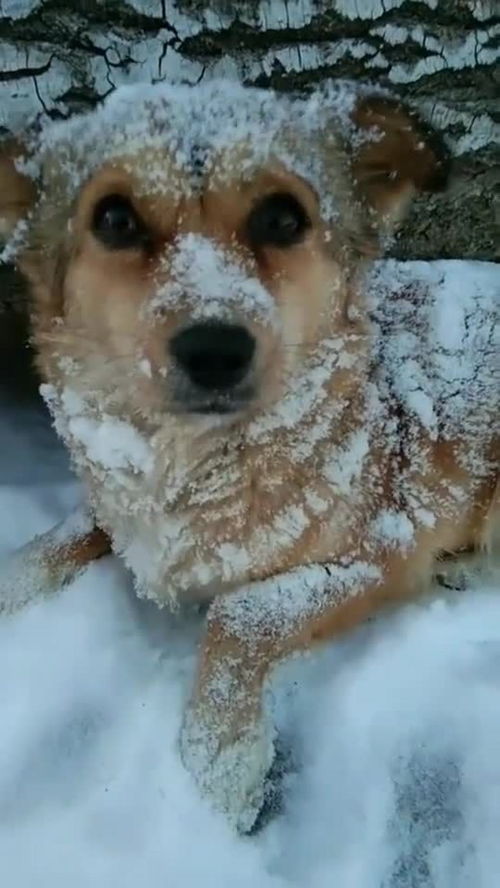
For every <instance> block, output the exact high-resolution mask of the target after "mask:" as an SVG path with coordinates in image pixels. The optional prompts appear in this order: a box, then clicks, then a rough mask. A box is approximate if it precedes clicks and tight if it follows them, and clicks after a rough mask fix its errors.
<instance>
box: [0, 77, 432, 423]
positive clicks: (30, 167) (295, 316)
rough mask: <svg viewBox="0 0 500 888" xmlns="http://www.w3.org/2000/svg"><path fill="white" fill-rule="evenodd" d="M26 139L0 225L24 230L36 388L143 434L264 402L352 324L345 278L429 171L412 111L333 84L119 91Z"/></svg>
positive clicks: (6, 157) (6, 172)
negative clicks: (124, 421)
mask: <svg viewBox="0 0 500 888" xmlns="http://www.w3.org/2000/svg"><path fill="white" fill-rule="evenodd" d="M26 141H27V144H26V146H25V148H24V149H21V148H19V146H18V147H17V149H16V150H17V152H18V154H19V153H20V154H21V155H22V157H21V159H18V160H17V161H15V153H16V152H15V150H14V151H13V150H12V146H10V145H8V146H7V148H6V150H5V151H4V154H3V157H2V163H1V168H0V175H1V176H2V179H3V180H4V185H7V187H6V189H5V188H4V194H5V195H6V196H5V198H4V206H3V207H0V214H1V215H2V218H3V228H4V229H5V230H9V229H12V226H13V224H14V223H15V222H16V221H19V220H23V226H22V228H21V229H20V228H19V226H18V227H17V229H16V230H15V232H14V239H13V243H15V241H16V234H17V235H18V245H17V252H18V261H19V264H20V266H21V268H22V269H23V270H24V271H25V272H26V274H27V275H28V277H29V278H30V279H31V282H32V286H33V295H34V316H35V335H36V338H37V344H38V350H39V355H40V357H39V361H40V365H41V369H42V372H43V374H44V376H45V377H46V378H48V379H49V381H51V382H55V383H56V384H57V385H60V384H61V383H62V382H65V383H67V382H68V380H71V385H72V386H73V387H76V389H77V390H78V391H79V393H80V395H81V394H82V393H85V395H86V397H87V398H90V399H91V400H94V401H96V402H97V403H98V405H99V407H100V408H101V409H105V410H107V411H109V412H111V413H112V414H114V415H116V414H118V415H119V416H121V417H124V416H125V417H127V416H140V417H142V419H143V420H144V421H149V422H152V423H155V422H157V421H158V420H160V421H161V420H162V418H163V416H164V415H165V414H166V413H174V414H176V415H177V416H178V415H179V414H186V415H189V417H190V420H191V421H192V419H193V417H194V416H196V415H200V414H205V415H206V414H211V415H213V416H220V414H224V415H225V416H226V417H227V416H228V415H230V416H234V415H237V416H240V417H241V415H242V411H243V412H245V411H247V412H248V413H250V412H253V413H255V410H256V409H257V410H258V409H259V408H261V407H262V406H263V405H266V404H269V403H270V402H272V401H276V400H277V399H279V398H280V397H281V396H282V395H283V393H284V390H285V389H286V386H287V380H289V379H290V378H291V375H293V372H294V371H295V370H296V369H297V367H298V366H300V365H302V364H304V361H305V357H306V356H307V353H308V351H309V350H310V349H311V348H312V347H315V346H316V345H317V343H318V342H319V341H321V339H324V338H325V337H326V336H330V335H331V334H332V332H333V333H334V334H338V333H340V332H342V330H343V329H344V328H345V326H346V325H347V326H348V325H352V324H353V323H355V322H354V321H353V316H356V317H357V318H358V320H359V318H360V315H359V313H356V312H354V313H353V312H349V311H348V310H347V309H348V307H349V302H350V301H354V300H355V298H356V297H355V293H354V287H353V286H350V283H349V282H350V281H351V279H352V273H353V270H355V268H356V266H358V265H360V264H361V261H362V259H363V258H364V257H366V256H370V255H373V254H374V253H375V252H376V251H377V245H378V242H379V239H380V236H381V234H382V233H383V232H386V231H387V227H388V224H389V220H392V221H394V218H395V217H397V216H399V215H400V214H401V210H402V208H403V206H404V205H405V204H406V203H407V202H408V198H409V196H410V195H411V194H412V193H413V192H414V191H415V190H418V189H421V188H426V187H434V186H435V185H437V184H438V180H439V170H440V168H441V160H440V159H439V157H438V155H437V153H436V151H435V146H434V144H433V143H432V141H428V140H426V139H425V138H424V136H423V131H422V127H421V124H420V123H419V122H417V121H416V120H415V118H414V116H413V115H412V114H411V113H409V112H407V111H405V110H404V109H402V108H401V107H400V106H399V105H398V104H397V103H396V102H394V101H392V100H390V99H389V98H387V97H385V96H383V95H380V94H377V95H373V94H372V93H371V92H370V91H369V90H366V89H360V88H359V87H358V88H354V87H353V86H352V85H349V84H346V83H339V84H336V85H334V86H329V87H323V88H322V89H321V91H319V92H317V93H315V94H313V95H312V96H309V97H308V98H304V99H299V98H291V97H287V96H282V95H278V94H276V93H274V92H271V91H265V90H259V89H249V88H244V87H242V86H240V85H238V84H235V83H228V82H224V81H222V82H218V81H216V82H212V83H209V84H207V85H204V84H202V85H199V86H196V87H188V86H169V85H164V84H158V85H155V86H150V85H147V86H135V87H127V88H122V89H119V90H117V91H116V92H115V93H114V94H112V95H111V96H110V97H109V98H108V99H107V100H106V101H105V102H104V103H103V104H102V105H101V106H100V107H98V108H97V109H96V110H95V111H93V112H91V113H89V114H86V115H82V116H78V117H75V118H72V119H70V120H68V121H65V122H60V123H56V124H54V123H51V124H49V125H47V126H45V127H43V128H42V129H41V131H39V132H38V133H37V134H36V136H34V137H33V138H31V140H30V139H28V140H26ZM13 156H14V162H13ZM416 159H417V160H418V164H417V163H415V160H416ZM13 249H14V248H13Z"/></svg>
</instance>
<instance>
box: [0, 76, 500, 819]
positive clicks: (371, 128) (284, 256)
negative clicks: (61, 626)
mask: <svg viewBox="0 0 500 888" xmlns="http://www.w3.org/2000/svg"><path fill="white" fill-rule="evenodd" d="M448 168H449V158H448V155H447V152H446V150H445V148H444V147H443V145H441V143H440V141H439V139H438V137H437V136H436V134H434V133H433V132H432V131H431V130H430V128H429V127H428V126H427V125H425V124H424V123H423V122H422V121H421V120H420V119H419V118H418V116H417V115H416V114H415V113H414V112H413V111H411V110H409V109H408V108H406V107H404V106H403V105H402V104H401V103H400V102H399V101H398V100H396V99H393V98H391V97H390V96H388V95H387V94H386V93H385V92H383V91H380V90H376V89H372V88H369V87H362V86H354V85H352V84H348V83H342V82H340V83H336V84H335V83H334V84H327V85H325V86H322V87H321V88H320V89H318V90H317V91H316V92H314V93H313V94H311V95H309V96H306V97H300V96H287V95H280V94H277V93H274V92H272V91H267V90H260V89H255V88H246V87H243V86H240V85H238V84H235V83H228V82H225V81H215V82H211V83H207V84H205V83H201V84H200V85H198V86H193V87H190V86H171V85H166V84H157V85H153V86H146V85H139V86H134V87H123V88H120V89H118V90H117V91H116V92H115V93H113V94H112V95H111V96H110V97H108V98H107V99H106V100H105V101H104V103H103V104H102V105H100V106H99V107H98V108H96V109H95V110H93V111H91V112H89V113H88V114H84V115H81V116H77V117H74V118H70V119H68V120H66V121H62V122H58V123H51V124H48V125H46V126H42V127H39V128H38V130H37V131H36V132H28V133H25V134H24V135H23V134H20V135H18V137H17V140H16V141H15V142H14V141H10V142H6V143H4V146H3V149H2V153H1V160H0V219H1V229H2V232H3V236H4V239H5V240H6V242H7V251H8V255H9V256H12V257H14V260H15V262H16V263H17V266H18V268H19V269H20V270H21V272H22V273H23V275H24V276H25V277H26V279H27V281H28V282H29V287H30V293H31V307H32V330H33V341H34V345H35V349H36V354H37V365H38V369H39V371H40V374H41V376H42V379H43V385H42V394H43V396H44V398H45V400H46V402H47V404H48V405H49V408H50V410H51V412H52V415H53V418H54V423H55V427H56V429H57V431H58V433H59V434H60V435H61V436H62V438H63V439H64V441H65V442H66V443H67V445H68V447H69V451H70V453H71V455H72V458H73V462H74V466H75V468H76V470H77V472H78V474H79V475H80V477H81V478H82V479H83V481H84V483H85V487H86V490H87V491H88V497H89V503H90V509H91V514H92V516H93V521H94V522H95V526H94V525H93V523H92V522H91V523H90V524H87V525H77V526H73V527H72V528H70V531H68V533H67V534H66V535H65V534H64V533H61V531H58V532H57V533H56V534H55V535H50V534H49V535H48V537H46V538H42V539H41V540H38V541H36V542H35V543H34V544H32V547H31V549H30V550H29V553H30V554H29V561H30V564H31V565H32V566H33V565H35V568H36V569H35V570H34V571H32V573H33V572H34V573H35V574H36V573H37V571H38V580H37V582H39V583H40V584H41V586H46V587H47V588H48V586H50V584H51V583H52V585H53V584H54V583H57V582H59V581H63V580H64V579H65V578H67V577H68V576H70V575H71V574H72V571H74V569H76V568H77V567H79V566H81V565H82V564H84V563H86V562H87V561H89V560H91V559H93V558H95V557H98V556H100V555H102V554H105V553H106V552H107V551H108V549H109V547H110V546H111V547H112V549H113V551H114V552H116V553H118V554H119V555H120V556H121V557H122V558H123V560H124V561H125V563H126V564H127V565H128V567H129V568H130V569H131V571H132V573H133V575H134V578H135V584H136V588H137V591H138V594H139V595H144V596H148V597H150V598H153V599H154V600H155V601H156V602H158V604H160V605H168V606H171V607H172V606H176V605H177V604H178V603H179V602H187V601H195V600H196V601H198V600H202V601H205V602H207V603H208V610H207V616H206V629H205V635H204V639H203V642H202V644H201V649H200V653H199V663H198V671H197V677H196V680H195V684H194V689H193V693H192V697H191V699H190V701H189V703H188V705H187V708H186V713H185V719H184V723H183V727H182V731H181V739H180V747H181V754H182V759H183V761H184V763H185V765H186V766H187V768H188V769H189V771H190V772H191V774H192V775H193V776H194V778H195V780H196V781H197V783H198V785H199V787H200V789H201V791H202V792H203V793H204V794H205V795H207V796H208V797H209V798H210V799H211V800H212V803H213V805H214V806H215V807H216V808H217V809H218V810H219V811H222V812H224V813H225V814H226V815H227V817H228V818H229V820H230V822H231V823H232V824H233V825H234V826H235V827H236V828H237V829H238V830H240V831H241V832H247V831H249V830H251V829H252V827H253V825H254V823H255V821H256V818H257V817H258V815H259V812H260V810H261V807H262V804H263V799H264V794H265V785H266V776H267V774H268V773H269V769H270V767H271V765H272V762H273V755H274V752H273V749H274V730H273V726H272V724H271V723H270V719H269V716H268V714H267V713H266V711H265V708H264V704H263V688H264V686H265V683H266V681H267V680H268V677H269V676H270V674H271V672H272V669H273V668H274V667H275V666H276V664H278V663H279V662H281V661H282V660H283V659H284V658H285V657H288V656H290V655H292V654H294V653H296V652H299V651H302V650H305V649H309V648H310V647H311V646H312V645H314V644H316V643H319V642H321V641H325V640H327V639H330V638H332V637H334V636H335V635H337V634H338V633H340V632H342V631H345V630H347V629H349V628H351V627H353V626H355V625H357V624H358V623H360V621H362V620H364V619H365V618H367V617H369V616H370V615H371V614H374V613H375V612H376V611H377V610H378V609H379V608H380V607H381V606H382V605H383V604H385V603H391V602H396V601H398V600H402V599H405V598H407V597H409V596H412V595H415V594H416V593H417V592H418V591H419V590H421V589H425V587H426V586H427V585H428V583H429V578H430V577H431V576H432V574H433V572H434V570H435V563H436V559H438V558H439V557H440V555H441V554H442V553H451V552H455V551H457V550H464V549H478V548H487V547H488V545H489V544H490V539H491V536H492V534H493V532H494V528H495V526H496V523H495V522H496V519H497V517H498V430H499V427H498V406H499V398H498V395H499V386H498V376H497V375H496V372H495V355H496V354H497V353H496V352H495V345H494V338H493V336H494V326H495V298H494V295H495V294H492V293H491V292H490V293H486V295H484V293H483V292H482V290H481V288H480V287H478V288H477V290H474V291H471V292H465V293H464V292H463V290H462V288H461V287H457V286H455V290H454V292H453V293H452V296H451V299H450V294H449V293H448V294H446V293H445V290H446V287H443V286H441V291H439V286H438V285H439V280H438V281H437V283H436V286H437V288H438V290H437V292H438V298H436V295H435V294H436V290H435V289H434V290H433V288H432V287H430V286H429V285H428V284H427V283H426V282H425V280H421V281H412V277H411V274H410V275H409V274H408V273H407V272H401V271H398V265H397V264H396V263H391V262H390V261H388V262H387V263H386V264H385V265H384V264H381V263H380V262H378V261H377V260H378V257H380V256H381V255H382V253H383V251H384V249H385V248H386V246H387V244H388V243H390V239H391V236H392V235H393V232H395V230H396V229H397V227H398V225H399V224H400V222H401V220H402V219H403V218H404V216H405V214H406V212H407V210H408V208H409V206H410V205H411V202H412V200H413V198H414V197H415V196H416V195H418V194H420V193H426V192H427V193H432V192H435V191H439V190H441V189H442V188H444V187H445V185H446V180H447V175H448ZM438 277H439V275H438ZM441 284H442V281H441ZM440 300H441V302H440ZM443 311H444V313H445V317H443ZM40 577H41V579H40ZM14 598H15V595H14Z"/></svg>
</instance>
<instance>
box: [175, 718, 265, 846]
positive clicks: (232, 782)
mask: <svg viewBox="0 0 500 888" xmlns="http://www.w3.org/2000/svg"><path fill="white" fill-rule="evenodd" d="M273 734H274V731H273V729H272V727H271V725H270V724H269V723H267V722H266V720H265V719H261V720H259V721H258V722H253V723H252V724H250V725H245V726H244V728H242V729H241V731H240V732H239V734H238V737H237V738H236V739H233V740H231V741H229V742H225V741H224V739H223V737H222V736H221V732H220V731H218V730H217V727H216V726H215V725H214V724H210V723H209V722H206V721H204V720H203V719H202V718H200V717H199V716H198V715H197V714H196V713H194V712H193V711H188V713H187V715H186V718H185V721H184V726H183V728H182V732H181V738H180V743H181V756H182V761H183V763H184V765H185V767H186V768H187V770H188V771H189V772H190V773H191V774H192V776H193V777H194V779H195V781H196V783H197V784H198V787H199V789H200V791H201V793H202V794H203V795H204V796H206V797H207V798H208V799H209V800H210V802H211V803H212V805H213V807H214V808H215V809H216V810H218V811H220V812H221V813H223V814H225V816H226V817H227V818H228V820H229V822H230V824H231V825H232V826H233V827H234V828H235V829H237V830H238V832H240V833H248V832H250V831H251V829H252V827H253V826H254V824H255V821H256V820H257V818H258V816H259V814H260V812H261V810H262V807H263V805H264V802H265V798H266V778H267V775H268V774H269V771H270V769H271V765H272V763H273V758H274V743H273Z"/></svg>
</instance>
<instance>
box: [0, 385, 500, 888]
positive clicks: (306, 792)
mask: <svg viewBox="0 0 500 888" xmlns="http://www.w3.org/2000/svg"><path fill="white" fill-rule="evenodd" d="M0 414H1V418H0V453H1V455H2V456H1V462H0V555H1V556H3V555H4V554H7V553H8V552H9V551H11V550H12V549H13V548H14V547H15V546H16V545H19V544H20V543H21V542H23V541H25V540H27V539H29V538H30V537H31V536H32V535H33V534H35V533H37V532H39V531H42V530H44V529H46V528H48V527H49V526H50V525H52V524H53V523H54V522H55V521H56V520H57V519H59V518H60V517H61V516H62V515H64V514H65V513H66V512H67V511H68V509H69V508H70V507H71V506H72V505H73V503H74V502H75V501H76V500H77V499H78V496H79V491H78V488H77V486H76V485H75V483H74V482H73V481H72V479H71V477H70V475H69V473H68V470H67V466H66V461H65V458H64V454H63V453H62V451H61V449H60V447H59V445H58V444H57V443H56V441H55V439H54V438H53V436H52V433H51V431H50V430H49V429H48V427H47V425H46V421H45V420H44V418H43V415H42V414H41V413H37V412H35V411H34V410H33V408H32V407H28V406H19V405H18V404H17V405H16V406H15V407H14V406H13V405H12V403H8V402H7V401H6V400H5V398H4V399H3V401H2V404H1V407H0ZM495 585H496V587H497V590H498V580H497V581H496V582H495V580H494V577H493V576H492V575H490V577H488V576H486V577H485V578H483V579H482V581H481V584H480V588H477V589H475V590H474V591H473V592H472V593H471V594H469V595H468V596H463V595H460V594H456V595H454V597H453V600H448V601H445V600H444V598H443V597H442V596H441V598H440V599H439V600H434V601H433V602H431V603H427V604H420V605H414V606H412V607H409V608H407V609H405V610H404V611H402V612H401V611H400V612H399V613H398V614H396V615H393V616H386V617H384V618H382V619H380V620H379V621H378V622H377V623H375V624H371V625H370V626H367V627H365V628H364V629H362V630H361V631H359V632H358V633H357V634H356V635H355V636H354V637H351V638H349V639H348V640H346V641H343V642H342V643H340V644H337V645H334V646H332V648H331V649H330V650H327V651H324V652H323V653H322V654H319V655H317V656H315V657H311V658H310V659H309V660H308V661H302V662H301V663H295V664H293V667H292V666H290V667H288V669H287V670H286V671H285V672H284V674H283V676H282V677H281V679H280V680H279V682H277V683H276V687H275V690H274V694H273V700H274V706H275V710H276V718H277V721H278V723H279V724H280V725H281V727H282V733H283V735H284V736H285V738H286V740H287V742H289V743H290V744H291V745H292V746H293V749H294V753H295V760H296V770H295V772H294V773H292V774H290V775H289V777H288V778H287V780H286V783H285V794H284V810H283V812H282V813H281V815H280V816H279V817H277V818H275V819H274V821H272V822H271V823H270V824H269V825H268V826H267V827H266V828H265V829H264V830H263V831H262V832H261V833H260V834H259V835H257V836H256V837H254V838H248V839H240V838H236V837H235V836H233V835H231V833H230V832H229V830H228V829H227V827H226V825H225V823H224V822H223V821H222V820H220V819H219V818H218V817H216V816H214V815H213V814H212V813H211V811H210V810H209V809H208V808H207V806H206V805H205V804H203V803H202V802H200V800H199V799H198V797H197V794H196V791H195V789H194V787H193V786H192V785H191V782H190V780H189V778H188V776H187V775H186V774H185V772H184V771H183V769H182V767H181V765H180V763H179V759H178V754H177V749H176V735H177V731H178V728H179V723H180V718H181V707H182V701H183V699H184V697H185V694H186V689H187V687H188V683H189V680H190V676H191V674H192V669H193V663H194V652H195V644H196V636H197V631H198V627H197V626H196V625H194V624H193V618H192V617H191V619H190V620H187V619H186V618H184V620H183V619H181V618H177V619H175V620H174V619H172V618H168V617H167V616H166V615H164V614H160V613H159V612H158V611H157V610H156V609H155V607H154V606H152V605H148V604H144V603H142V602H141V603H140V602H137V601H136V600H135V599H134V597H133V595H132V594H131V590H130V583H129V580H128V577H127V576H126V574H125V573H124V571H123V570H122V569H121V567H120V565H119V564H117V563H116V562H115V561H114V560H112V559H107V560H106V561H104V562H101V563H100V564H99V565H94V566H93V567H92V568H91V569H90V570H89V571H88V572H87V573H86V575H84V576H82V577H81V578H80V579H79V580H78V581H77V582H75V583H74V584H73V585H72V586H71V587H69V588H67V589H66V590H65V591H64V593H63V594H61V596H60V597H58V598H56V599H53V600H50V601H46V602H41V603H39V604H37V605H36V606H33V607H32V608H31V609H29V610H27V611H25V612H23V613H21V614H19V615H17V616H15V617H9V618H5V617H4V618H3V619H2V621H1V622H0V676H1V679H0V699H1V717H0V884H1V885H5V886H12V888H45V886H47V888H48V886H51V888H58V886H62V885H64V886H66V885H71V886H72V888H90V886H93V888H94V886H95V888H104V886H106V888H114V886H120V888H132V886H133V888H138V886H144V888H160V886H161V888H165V886H168V888H198V886H200V888H201V886H203V888H212V886H213V888H234V886H236V885H238V886H239V888H250V886H252V888H287V886H294V885H295V886H301V888H382V886H383V888H431V886H432V888H466V886H467V888H472V886H473V888H497V886H498V873H499V872H500V843H499V841H498V830H499V825H500V755H499V748H500V596H498V595H495V589H494V586H495Z"/></svg>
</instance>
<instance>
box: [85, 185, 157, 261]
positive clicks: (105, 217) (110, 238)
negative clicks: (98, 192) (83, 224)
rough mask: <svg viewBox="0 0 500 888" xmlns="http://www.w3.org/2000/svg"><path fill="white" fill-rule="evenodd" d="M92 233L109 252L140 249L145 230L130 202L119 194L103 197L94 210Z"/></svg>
mask: <svg viewBox="0 0 500 888" xmlns="http://www.w3.org/2000/svg"><path fill="white" fill-rule="evenodd" d="M92 231H93V233H94V235H95V237H96V238H97V239H98V240H100V241H101V243H102V244H104V246H105V247H108V248H109V249H111V250H127V249H133V248H134V247H141V246H143V245H144V243H145V240H146V229H145V226H144V224H143V223H142V222H141V220H140V218H139V216H138V215H137V213H136V211H135V210H134V207H133V206H132V204H131V203H130V201H129V200H128V199H127V198H126V197H124V196H123V195H121V194H110V195H108V196H107V197H104V198H103V199H102V200H100V201H99V203H98V204H97V205H96V206H95V208H94V214H93V217H92Z"/></svg>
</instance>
